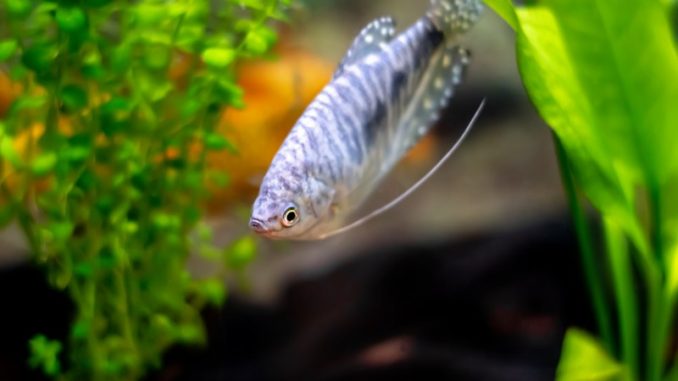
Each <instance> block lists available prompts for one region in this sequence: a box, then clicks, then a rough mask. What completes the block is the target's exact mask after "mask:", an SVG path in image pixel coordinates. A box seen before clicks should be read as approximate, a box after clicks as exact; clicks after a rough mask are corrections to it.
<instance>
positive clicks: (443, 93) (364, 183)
mask: <svg viewBox="0 0 678 381" xmlns="http://www.w3.org/2000/svg"><path fill="white" fill-rule="evenodd" d="M480 9H481V5H480V3H479V2H478V1H476V0H433V1H431V8H430V9H429V11H428V12H427V14H426V15H424V16H423V17H421V18H420V19H419V20H418V21H417V22H415V23H414V24H413V25H412V26H410V27H409V28H408V29H407V30H405V31H404V32H402V33H401V34H400V35H398V36H395V25H394V22H393V19H391V18H380V19H377V20H375V21H373V22H371V23H370V24H369V25H368V26H367V27H365V28H364V29H363V31H362V32H361V33H360V34H359V35H358V36H357V37H356V39H355V41H354V42H353V45H352V46H351V48H350V49H349V51H348V53H347V54H346V56H345V57H344V59H343V60H342V62H341V63H340V64H339V66H338V68H337V71H336V72H335V74H334V76H333V79H332V81H331V82H330V83H329V84H328V85H327V86H326V87H325V88H324V89H323V90H322V91H321V92H320V93H319V94H318V96H317V97H316V98H315V99H314V100H313V102H312V103H311V104H310V105H309V106H308V108H307V109H306V111H305V112H304V113H303V115H302V116H301V118H300V119H299V120H298V121H297V123H296V124H295V125H294V126H293V128H292V130H291V131H290V133H289V135H288V136H287V138H286V139H285V140H284V142H283V144H282V146H281V147H280V149H279V151H278V152H277V154H276V155H275V157H274V158H273V161H272V163H271V165H270V167H269V169H268V171H267V173H266V175H265V176H264V179H263V181H262V184H261V187H260V191H259V196H258V197H257V199H256V201H255V203H254V206H253V210H252V217H251V218H250V227H251V228H252V229H253V230H254V231H256V232H257V233H259V234H262V235H264V236H267V237H270V238H285V239H319V238H323V237H325V236H326V235H327V234H328V233H330V232H332V231H335V230H337V229H339V228H341V226H342V225H344V224H345V223H346V221H347V218H348V217H349V216H351V215H352V214H353V213H354V212H355V210H356V209H357V208H358V207H359V206H360V205H361V204H362V203H363V201H364V200H365V199H366V198H367V197H368V196H369V195H370V194H371V193H372V192H373V191H374V189H375V187H376V186H377V185H378V184H379V182H380V181H381V180H382V179H383V177H384V176H385V175H386V174H387V173H388V172H389V171H390V170H391V169H392V168H393V167H394V166H395V164H396V163H397V162H398V161H399V160H400V159H401V158H402V156H403V155H404V154H405V153H406V152H407V151H408V150H409V149H410V148H411V147H412V146H413V145H414V144H415V143H416V142H417V141H418V140H419V139H420V138H421V137H422V136H423V135H424V134H426V132H427V131H428V130H429V128H430V127H431V126H432V125H433V123H434V122H435V120H436V119H437V118H438V114H439V112H440V111H441V110H442V109H443V108H444V107H445V106H446V104H447V102H448V101H449V99H450V98H451V96H452V93H453V90H454V88H455V86H457V85H458V84H459V83H460V82H461V79H462V76H463V72H464V68H465V67H466V65H467V63H468V58H469V57H468V53H467V52H466V50H464V49H462V48H460V47H458V46H456V45H455V43H456V41H455V40H456V37H457V36H458V35H460V34H461V33H463V32H465V31H466V30H467V29H468V28H469V27H470V26H471V25H472V24H473V22H474V21H475V20H476V18H477V16H478V14H479V12H480Z"/></svg>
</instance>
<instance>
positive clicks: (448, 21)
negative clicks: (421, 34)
mask: <svg viewBox="0 0 678 381" xmlns="http://www.w3.org/2000/svg"><path fill="white" fill-rule="evenodd" d="M482 9H483V5H482V2H481V1H480V0H431V7H430V8H429V10H428V12H427V13H426V15H427V16H428V17H429V18H430V19H431V21H432V22H433V24H434V25H435V26H436V27H437V28H438V30H440V31H441V32H443V33H444V34H445V35H446V36H447V37H450V36H454V35H458V34H462V33H464V32H466V31H467V30H468V29H469V28H471V26H473V24H474V23H475V22H476V20H477V19H478V16H479V15H480V12H481V11H482Z"/></svg>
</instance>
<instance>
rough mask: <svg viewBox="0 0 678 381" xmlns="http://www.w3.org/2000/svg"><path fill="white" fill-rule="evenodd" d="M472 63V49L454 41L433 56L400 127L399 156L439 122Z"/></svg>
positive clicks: (396, 153)
mask: <svg viewBox="0 0 678 381" xmlns="http://www.w3.org/2000/svg"><path fill="white" fill-rule="evenodd" d="M468 62H469V53H468V51H466V50H465V49H463V48H461V47H459V46H455V45H452V44H449V45H446V46H444V47H442V48H441V49H440V51H439V52H438V53H436V55H435V56H434V57H433V58H432V59H431V63H430V64H429V67H428V68H427V69H426V74H425V75H424V77H423V78H422V80H421V83H420V84H419V86H418V87H417V89H416V91H415V92H414V94H413V96H412V100H413V101H412V103H411V104H410V105H409V106H408V107H407V109H406V111H405V112H404V113H403V116H402V119H401V121H400V125H399V126H398V128H397V131H398V138H397V139H398V141H397V142H396V144H397V145H398V147H399V149H396V150H394V151H396V152H394V154H395V155H396V157H400V156H402V154H403V153H405V152H407V151H409V149H410V148H412V146H414V145H415V144H416V143H417V142H418V141H419V139H420V138H421V137H422V136H423V135H424V134H426V133H427V132H428V130H429V129H430V128H431V127H432V126H433V125H434V124H435V122H436V121H437V120H438V118H439V117H440V113H441V111H442V110H443V109H444V108H445V107H446V106H447V104H448V102H449V101H450V98H452V95H453V94H454V89H455V88H456V87H457V86H458V85H459V84H460V83H461V80H462V77H463V76H464V73H465V69H466V66H467V65H468Z"/></svg>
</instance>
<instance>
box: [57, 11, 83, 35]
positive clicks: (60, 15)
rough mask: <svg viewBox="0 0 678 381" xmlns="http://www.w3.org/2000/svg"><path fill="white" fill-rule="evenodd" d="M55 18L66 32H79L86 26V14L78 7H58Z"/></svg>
mask: <svg viewBox="0 0 678 381" xmlns="http://www.w3.org/2000/svg"><path fill="white" fill-rule="evenodd" d="M55 18H56V22H57V25H59V28H60V29H61V30H63V31H64V32H67V33H80V32H82V31H84V29H85V27H86V26H87V15H86V14H85V12H83V10H82V9H80V8H79V7H59V8H58V9H57V11H56V15H55Z"/></svg>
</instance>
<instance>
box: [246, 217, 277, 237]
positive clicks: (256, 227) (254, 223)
mask: <svg viewBox="0 0 678 381" xmlns="http://www.w3.org/2000/svg"><path fill="white" fill-rule="evenodd" d="M249 225H250V229H252V230H253V231H254V232H255V233H257V234H258V235H261V236H264V237H267V238H274V237H275V233H277V232H278V230H276V229H271V228H269V227H267V226H266V223H265V222H264V221H263V220H260V219H258V218H254V217H252V218H250V223H249Z"/></svg>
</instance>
